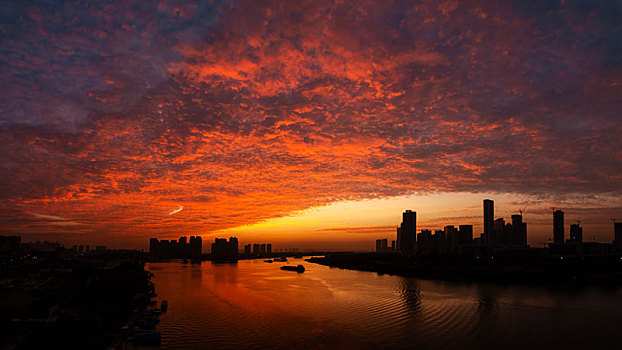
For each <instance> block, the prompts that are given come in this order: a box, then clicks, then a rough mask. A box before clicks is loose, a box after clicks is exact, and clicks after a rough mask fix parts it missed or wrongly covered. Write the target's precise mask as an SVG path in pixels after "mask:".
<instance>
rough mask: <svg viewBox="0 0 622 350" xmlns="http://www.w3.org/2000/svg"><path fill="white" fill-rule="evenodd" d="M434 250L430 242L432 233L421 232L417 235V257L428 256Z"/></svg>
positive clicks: (428, 231)
mask: <svg viewBox="0 0 622 350" xmlns="http://www.w3.org/2000/svg"><path fill="white" fill-rule="evenodd" d="M433 249H434V245H433V242H432V231H430V230H421V232H419V234H418V235H417V254H418V255H424V256H425V255H429V254H431V253H432V250H433Z"/></svg>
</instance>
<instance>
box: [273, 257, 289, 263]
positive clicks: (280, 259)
mask: <svg viewBox="0 0 622 350" xmlns="http://www.w3.org/2000/svg"><path fill="white" fill-rule="evenodd" d="M274 261H278V262H287V258H286V257H284V256H282V257H280V258H275V259H274Z"/></svg>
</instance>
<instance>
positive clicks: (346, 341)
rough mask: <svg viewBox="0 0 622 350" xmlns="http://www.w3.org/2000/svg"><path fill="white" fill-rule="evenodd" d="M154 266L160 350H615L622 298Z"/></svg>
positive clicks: (616, 291)
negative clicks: (163, 309) (162, 306)
mask: <svg viewBox="0 0 622 350" xmlns="http://www.w3.org/2000/svg"><path fill="white" fill-rule="evenodd" d="M283 264H284V263H276V262H275V263H265V262H263V260H241V261H239V262H238V263H236V264H215V263H211V262H209V261H207V262H202V263H200V264H191V263H183V262H181V261H172V262H166V263H149V264H147V265H146V269H147V270H149V271H150V272H152V273H153V274H154V277H153V279H152V281H153V283H154V284H155V288H156V293H157V294H158V300H165V299H166V300H168V304H169V307H168V312H167V313H165V314H163V315H162V316H161V318H160V320H161V322H160V324H159V325H158V327H157V329H158V330H159V331H160V332H162V337H163V340H162V345H161V348H163V349H291V348H296V349H407V348H408V349H410V348H412V349H415V348H418V349H496V348H499V349H501V348H503V349H526V348H529V349H562V348H563V349H586V348H592V349H616V348H617V349H620V348H622V332H621V331H620V329H622V290H621V289H620V288H613V287H579V286H577V287H574V286H571V287H569V286H553V287H551V286H517V285H495V284H482V283H457V282H444V281H430V280H421V279H415V278H402V277H397V276H389V275H378V274H376V273H372V272H361V271H351V270H340V269H336V268H329V267H326V266H322V265H316V264H311V263H307V262H304V261H302V260H301V259H290V261H289V263H288V264H292V265H296V264H304V265H305V267H306V269H307V270H306V271H305V272H304V273H296V272H291V271H282V270H280V269H279V266H281V265H283Z"/></svg>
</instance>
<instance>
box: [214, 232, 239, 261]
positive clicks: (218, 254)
mask: <svg viewBox="0 0 622 350" xmlns="http://www.w3.org/2000/svg"><path fill="white" fill-rule="evenodd" d="M237 258H238V239H237V238H236V237H229V241H228V242H227V239H226V238H216V239H215V240H214V243H212V259H214V260H235V259H237Z"/></svg>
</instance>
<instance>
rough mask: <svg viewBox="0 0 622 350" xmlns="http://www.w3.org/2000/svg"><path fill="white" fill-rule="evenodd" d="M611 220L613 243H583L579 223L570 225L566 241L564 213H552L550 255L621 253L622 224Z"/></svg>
mask: <svg viewBox="0 0 622 350" xmlns="http://www.w3.org/2000/svg"><path fill="white" fill-rule="evenodd" d="M612 220H613V237H614V239H613V242H612V243H611V244H609V243H600V242H584V241H583V227H581V221H579V220H577V223H576V224H570V226H569V232H568V234H569V237H568V239H566V231H565V228H564V212H563V211H562V210H555V211H554V212H553V243H549V249H550V251H551V254H554V255H607V254H613V253H621V252H622V222H616V221H615V219H612Z"/></svg>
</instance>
